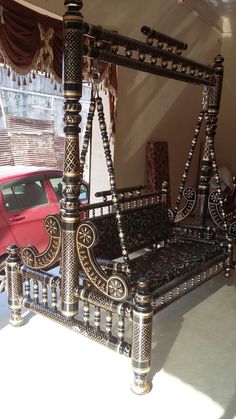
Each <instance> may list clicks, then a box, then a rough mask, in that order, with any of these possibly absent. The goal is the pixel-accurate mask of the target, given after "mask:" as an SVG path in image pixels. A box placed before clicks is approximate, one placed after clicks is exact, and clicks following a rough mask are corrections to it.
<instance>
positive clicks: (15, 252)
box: [6, 244, 23, 326]
mask: <svg viewBox="0 0 236 419" xmlns="http://www.w3.org/2000/svg"><path fill="white" fill-rule="evenodd" d="M7 252H8V257H7V259H6V272H7V293H8V307H9V309H10V312H11V316H10V320H9V322H10V324H11V325H12V326H21V325H22V324H23V318H22V316H21V309H22V303H21V299H22V297H23V282H22V274H21V271H20V264H21V257H20V248H19V247H18V246H16V245H15V244H11V245H10V246H8V248H7Z"/></svg>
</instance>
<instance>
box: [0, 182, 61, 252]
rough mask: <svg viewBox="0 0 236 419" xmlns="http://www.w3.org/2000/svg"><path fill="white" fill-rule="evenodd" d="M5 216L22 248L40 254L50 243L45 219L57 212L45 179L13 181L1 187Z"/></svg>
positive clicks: (3, 213)
mask: <svg viewBox="0 0 236 419" xmlns="http://www.w3.org/2000/svg"><path fill="white" fill-rule="evenodd" d="M1 189H2V190H1V193H2V200H3V207H2V215H3V217H4V219H5V221H6V223H7V224H8V227H9V230H10V231H11V233H12V235H13V236H14V237H15V238H16V240H17V242H18V244H19V246H21V247H24V246H26V245H28V244H32V245H33V246H35V247H36V248H37V249H38V250H39V251H40V252H41V251H42V250H44V249H45V248H46V246H47V244H48V242H49V237H48V235H47V233H46V231H45V229H44V219H45V217H46V216H47V215H49V214H52V213H54V212H55V207H54V205H53V203H52V202H51V201H50V198H49V197H48V194H47V191H46V186H45V183H44V177H40V178H37V177H35V178H30V179H29V178H27V179H24V180H21V181H19V180H18V181H16V182H11V183H9V184H6V185H3V186H2V188H1Z"/></svg>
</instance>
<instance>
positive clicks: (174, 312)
mask: <svg viewBox="0 0 236 419" xmlns="http://www.w3.org/2000/svg"><path fill="white" fill-rule="evenodd" d="M235 278H236V273H235V272H233V275H232V277H231V278H230V279H229V280H225V278H224V275H223V274H220V275H218V276H217V277H214V278H213V279H211V280H210V281H208V282H206V283H205V284H203V285H202V286H201V287H199V288H197V289H196V290H194V291H192V292H191V293H189V294H188V295H186V296H185V297H184V298H182V299H180V300H178V301H176V302H175V303H173V304H171V305H170V306H169V307H166V308H165V309H164V310H163V311H161V312H160V313H158V314H156V315H155V318H154V325H153V326H154V333H153V351H152V363H151V371H150V375H149V376H150V379H151V380H153V378H154V377H155V375H156V374H157V373H158V371H160V370H161V369H162V368H163V369H164V370H165V371H166V372H167V373H168V374H171V375H173V376H175V377H178V378H179V379H180V380H181V381H183V382H185V383H187V384H189V385H191V386H192V387H194V388H195V389H196V390H197V391H201V392H202V393H204V394H205V395H207V396H209V397H210V398H211V399H212V400H214V401H215V402H217V403H219V404H220V405H221V406H222V407H223V408H224V409H225V414H224V416H222V418H219V419H233V418H234V415H235V413H236V395H235V394H234V397H232V398H231V394H232V393H231V390H232V389H233V388H234V386H235V381H234V378H235V373H236V367H235V363H234V359H235V356H233V353H234V354H235V355H236V349H235V347H236V333H235V330H236V305H235V303H236V296H235ZM180 331H181V333H180Z"/></svg>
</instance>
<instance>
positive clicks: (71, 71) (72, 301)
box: [61, 0, 83, 317]
mask: <svg viewBox="0 0 236 419" xmlns="http://www.w3.org/2000/svg"><path fill="white" fill-rule="evenodd" d="M82 6H83V3H82V1H80V0H73V1H70V0H65V7H66V8H67V11H66V13H65V15H64V54H65V55H64V97H65V105H64V110H65V117H64V122H65V128H64V132H65V157H64V159H65V160H64V183H65V187H64V190H63V196H64V199H63V200H62V208H61V217H62V255H61V274H62V278H61V298H62V302H61V306H62V307H61V312H62V314H64V315H65V316H66V317H73V316H74V315H76V314H77V313H78V299H77V298H76V297H75V295H74V289H75V287H76V285H78V271H79V261H78V255H77V251H76V228H77V225H78V222H79V218H80V216H79V192H80V176H79V132H80V128H79V124H80V121H81V116H80V112H81V104H80V98H81V96H82V60H83V56H82V45H83V43H82V36H83V35H82V33H81V32H80V31H79V29H78V23H79V22H81V21H82V20H83V16H82V14H81V13H80V9H81V8H82Z"/></svg>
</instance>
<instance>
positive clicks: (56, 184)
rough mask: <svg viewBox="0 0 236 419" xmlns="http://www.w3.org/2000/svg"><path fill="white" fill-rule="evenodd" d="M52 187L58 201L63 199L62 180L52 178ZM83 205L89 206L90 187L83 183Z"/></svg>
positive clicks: (81, 196) (81, 189)
mask: <svg viewBox="0 0 236 419" xmlns="http://www.w3.org/2000/svg"><path fill="white" fill-rule="evenodd" d="M50 182H51V185H52V187H53V189H54V191H55V193H56V196H57V199H58V201H59V200H60V199H62V197H63V195H62V178H61V177H55V178H50ZM79 198H80V200H81V203H82V204H87V203H88V199H89V195H88V185H87V184H86V183H82V184H81V186H80V196H79Z"/></svg>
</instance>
